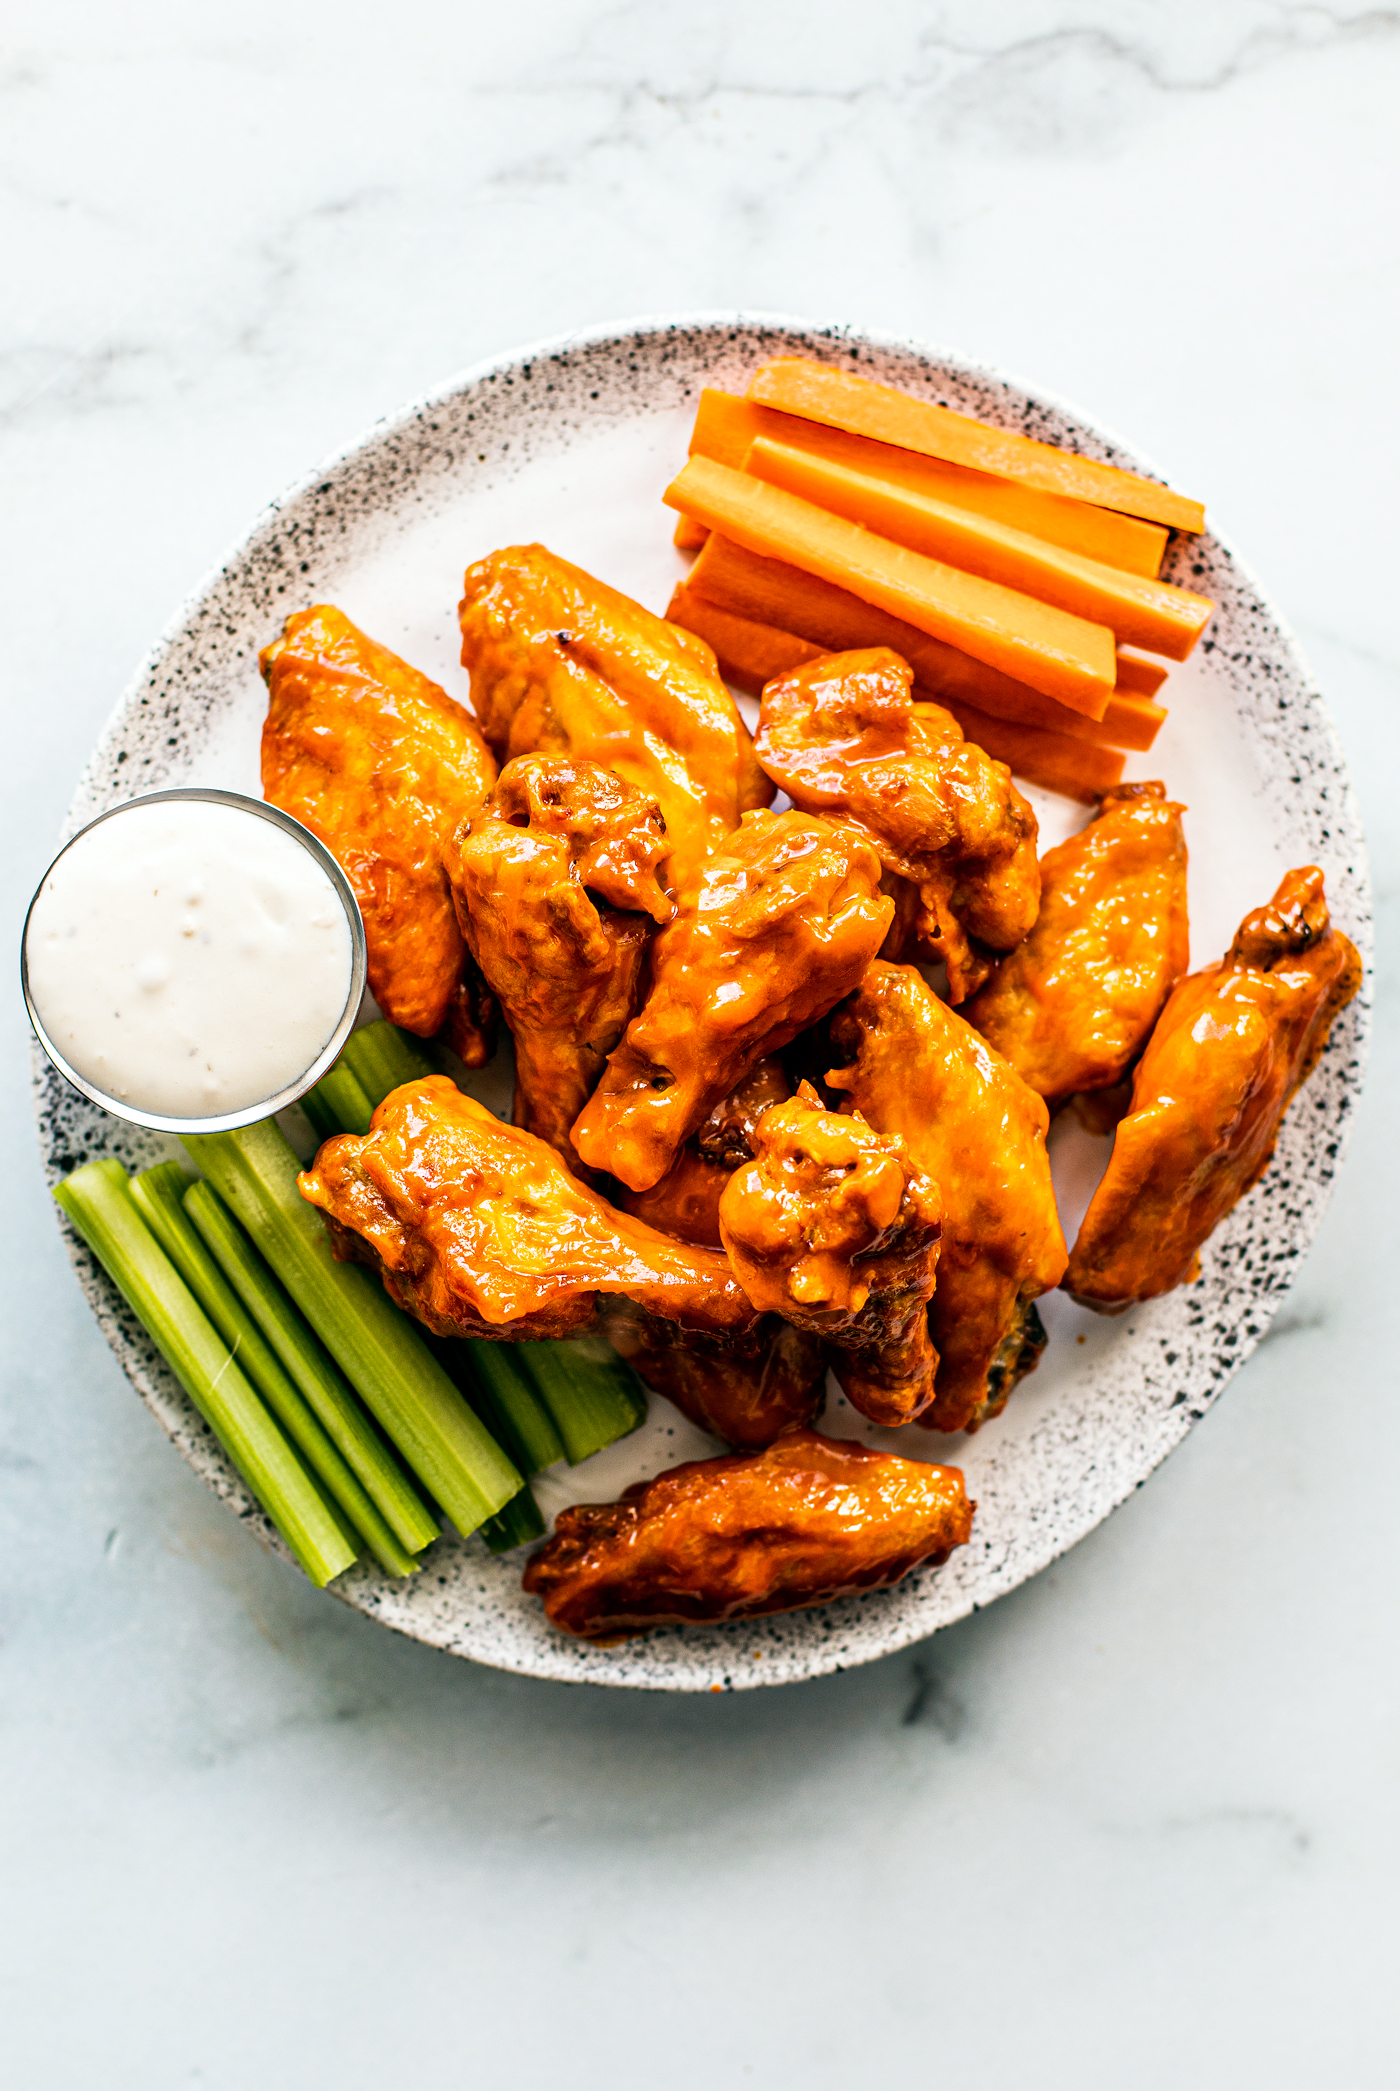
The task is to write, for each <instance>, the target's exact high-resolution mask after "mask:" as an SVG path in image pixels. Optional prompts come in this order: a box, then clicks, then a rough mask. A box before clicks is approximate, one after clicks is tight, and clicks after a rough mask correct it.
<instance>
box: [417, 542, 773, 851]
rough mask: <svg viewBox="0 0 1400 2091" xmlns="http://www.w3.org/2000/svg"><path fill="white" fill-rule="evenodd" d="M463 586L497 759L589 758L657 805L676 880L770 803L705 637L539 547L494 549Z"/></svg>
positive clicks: (466, 640) (472, 655)
mask: <svg viewBox="0 0 1400 2091" xmlns="http://www.w3.org/2000/svg"><path fill="white" fill-rule="evenodd" d="M464 589H465V593H464V595H463V597H462V602H461V606H460V610H459V613H458V615H459V619H460V622H461V627H462V665H463V667H465V668H469V669H470V670H471V679H472V703H473V705H474V707H475V709H476V713H477V716H478V718H479V719H480V720H481V723H482V729H483V731H484V732H485V735H486V738H487V740H488V741H489V742H490V744H491V746H492V748H493V749H494V750H495V752H496V757H497V760H498V761H500V762H505V761H506V760H507V759H508V757H511V756H515V755H525V754H529V753H531V752H532V751H535V750H539V751H541V752H543V753H547V754H570V755H576V756H582V757H583V758H584V759H585V760H586V761H588V762H596V763H601V764H602V766H603V767H604V768H605V769H609V770H611V771H613V773H614V774H615V775H616V776H618V777H620V778H621V779H622V781H623V783H625V784H630V785H631V786H632V787H633V789H634V790H636V791H639V792H641V793H642V795H643V797H645V798H647V799H655V800H656V801H657V803H658V805H659V806H660V808H661V812H662V816H663V818H664V820H665V823H666V837H667V843H668V846H669V851H670V863H669V866H668V871H669V875H670V876H671V877H672V878H673V879H674V880H677V881H684V880H685V879H686V878H687V877H689V876H690V875H691V873H692V872H693V870H694V868H695V866H696V864H697V863H698V862H699V860H700V859H701V858H702V857H704V856H705V855H706V854H707V853H708V852H709V851H711V850H713V849H717V848H718V847H719V845H720V844H721V843H722V842H723V840H724V838H725V836H726V835H728V834H729V833H730V831H731V830H732V829H733V828H735V827H737V826H738V824H739V816H740V814H742V813H744V812H746V811H747V810H748V809H749V808H750V807H754V806H764V805H767V804H768V802H769V801H770V800H771V798H772V796H773V791H772V786H771V785H770V784H769V783H768V780H767V779H766V777H765V776H764V774H763V772H762V771H761V770H760V769H759V767H758V764H757V762H756V761H755V760H754V754H753V744H752V742H751V741H750V739H749V734H748V729H747V727H746V726H745V725H744V722H743V720H742V719H741V718H740V716H739V710H738V706H737V705H736V704H735V702H734V700H733V698H732V697H731V696H730V694H729V692H728V690H727V689H726V688H725V686H724V684H723V683H722V682H721V680H720V676H719V670H718V668H717V667H716V665H715V657H714V655H713V653H711V651H710V649H709V647H708V646H706V645H705V643H704V641H703V640H702V639H696V638H693V637H692V635H691V634H690V633H689V632H683V631H681V630H680V629H679V628H678V627H677V626H676V625H672V624H667V623H666V621H665V620H664V618H660V617H655V616H653V615H652V613H651V611H650V610H644V609H643V608H642V606H641V604H640V603H634V602H632V601H631V600H630V598H629V597H627V596H625V595H620V594H619V593H618V591H617V590H616V589H615V588H607V587H605V586H604V584H603V583H602V582H601V581H595V580H594V579H593V577H592V575H591V574H586V573H584V572H583V571H582V569H581V568H579V567H577V566H570V565H569V563H568V561H567V560H564V559H557V558H556V557H555V555H554V554H553V552H550V551H547V550H546V549H545V547H544V546H543V545H511V546H508V547H507V548H506V549H505V550H504V551H500V552H493V553H491V555H490V557H489V558H486V559H482V560H479V561H478V562H477V564H476V565H475V566H472V567H469V568H468V569H467V575H466V580H465V583H464Z"/></svg>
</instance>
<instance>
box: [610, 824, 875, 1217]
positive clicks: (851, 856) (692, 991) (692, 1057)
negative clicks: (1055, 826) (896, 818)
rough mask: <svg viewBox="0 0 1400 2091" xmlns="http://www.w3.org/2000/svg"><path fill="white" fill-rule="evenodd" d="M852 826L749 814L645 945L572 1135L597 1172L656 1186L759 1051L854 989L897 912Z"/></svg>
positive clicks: (635, 1186) (632, 1184)
mask: <svg viewBox="0 0 1400 2091" xmlns="http://www.w3.org/2000/svg"><path fill="white" fill-rule="evenodd" d="M879 888H880V862H879V858H878V857H877V856H876V854H875V851H874V850H873V849H872V848H871V846H870V844H869V843H868V842H866V841H863V840H862V839H861V837H860V836H859V835H858V834H857V833H856V832H854V831H853V830H851V829H848V828H843V827H840V826H834V825H833V824H832V823H831V822H829V821H823V820H813V819H811V818H810V817H809V816H808V815H807V814H805V813H778V814H774V813H763V812H760V813H749V814H746V815H745V817H744V820H743V823H742V825H741V826H740V828H739V829H738V831H737V833H735V834H733V835H731V836H729V838H728V839H727V841H726V842H725V845H724V848H723V851H722V852H721V853H720V854H718V855H716V856H713V857H710V858H708V859H706V861H705V863H704V864H703V865H702V866H701V869H700V873H699V876H698V878H697V879H696V880H695V881H694V882H693V884H691V885H690V886H688V887H685V888H684V889H683V890H682V892H681V895H680V898H679V903H678V906H677V911H676V917H675V920H674V921H673V922H671V923H670V924H668V926H667V927H666V928H665V929H663V930H661V931H660V932H659V933H658V935H657V937H656V940H655V942H654V943H653V945H652V983H653V984H652V989H651V993H650V994H649V996H648V997H647V1000H646V1002H645V1003H644V1004H643V1007H642V1011H641V1014H640V1015H639V1016H637V1017H634V1018H633V1020H632V1022H631V1023H630V1024H629V1025H628V1027H627V1032H626V1035H625V1037H624V1038H623V1041H622V1044H621V1045H620V1046H619V1047H618V1048H617V1051H616V1052H615V1053H614V1054H613V1055H612V1057H611V1059H610V1060H609V1061H608V1066H607V1072H606V1073H605V1074H604V1076H603V1079H602V1081H601V1082H600V1083H599V1085H598V1087H597V1088H596V1089H595V1090H594V1092H593V1095H592V1096H591V1097H590V1099H589V1101H588V1102H587V1104H585V1106H584V1108H583V1111H582V1112H581V1114H580V1116H579V1118H578V1119H577V1121H576V1123H575V1125H574V1128H573V1135H572V1137H573V1143H574V1146H575V1147H576V1148H577V1150H578V1152H579V1154H580V1155H581V1156H582V1158H583V1160H584V1161H585V1162H586V1163H587V1164H588V1166H589V1167H590V1168H592V1169H611V1170H612V1172H613V1174H614V1176H617V1177H619V1178H620V1179H621V1181H622V1182H623V1183H625V1184H626V1185H627V1186H628V1187H629V1189H631V1190H634V1191H646V1190H650V1188H651V1186H652V1185H653V1184H654V1183H658V1182H659V1181H660V1179H661V1178H662V1177H663V1176H664V1175H665V1174H666V1171H667V1170H668V1169H669V1168H670V1167H671V1164H672V1163H673V1162H674V1160H675V1158H676V1155H677V1153H678V1151H679V1149H680V1147H681V1143H682V1142H683V1141H684V1140H686V1139H688V1138H689V1136H690V1134H691V1133H693V1132H695V1131H697V1130H698V1128H699V1127H700V1126H701V1125H702V1124H703V1123H704V1121H705V1118H706V1116H707V1115H708V1113H709V1112H710V1111H711V1109H712V1108H713V1107H714V1105H715V1104H716V1103H718V1102H719V1101H720V1099H721V1098H722V1097H725V1096H727V1095H728V1094H729V1093H730V1091H731V1090H732V1089H734V1088H735V1086H736V1085H737V1084H738V1083H739V1082H740V1081H741V1080H742V1078H743V1076H744V1075H746V1074H747V1073H748V1072H749V1070H750V1069H751V1068H752V1067H753V1066H754V1064H755V1063H756V1062H757V1061H758V1060H760V1059H761V1058H762V1057H763V1056H764V1055H765V1054H770V1053H775V1052H777V1051H778V1050H779V1049H780V1048H781V1047H782V1046H784V1045H786V1044H787V1043H788V1041H789V1040H790V1039H792V1038H795V1037H796V1036H797V1033H798V1032H799V1031H802V1030H804V1029H805V1028H806V1026H807V1025H808V1024H810V1023H812V1022H813V1021H814V1020H815V1019H816V1018H817V1017H819V1016H822V1015H824V1014H825V1012H826V1011H827V1010H828V1009H830V1008H831V1006H832V1004H833V1003H835V1002H838V1001H840V999H841V997H842V996H843V995H845V994H849V992H850V990H851V989H852V988H853V987H854V986H855V984H856V982H857V981H858V980H859V979H860V977H861V974H862V973H863V972H864V971H865V968H866V966H867V964H868V963H869V961H870V960H871V959H872V958H873V957H874V955H875V953H876V952H877V951H878V950H879V948H880V944H881V941H882V939H883V937H884V935H885V931H886V929H887V928H888V926H889V921H890V916H891V914H892V912H893V910H892V905H891V903H890V902H889V901H888V900H886V899H884V898H883V897H882V896H881V893H880V890H879Z"/></svg>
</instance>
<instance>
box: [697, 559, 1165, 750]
mask: <svg viewBox="0 0 1400 2091" xmlns="http://www.w3.org/2000/svg"><path fill="white" fill-rule="evenodd" d="M684 590H685V597H686V611H687V614H686V615H685V616H682V617H678V618H675V619H674V621H675V622H676V623H678V624H683V625H686V627H687V628H688V629H689V630H693V631H698V632H699V635H700V637H701V638H702V639H706V640H708V641H709V643H710V644H711V645H714V644H715V642H714V641H713V639H711V638H710V634H709V632H708V631H707V630H706V629H704V627H703V626H702V625H695V624H691V623H690V613H691V612H692V610H693V609H694V607H695V606H696V605H697V604H699V603H707V604H713V605H715V606H717V607H718V608H719V609H721V610H723V611H726V612H728V613H730V615H731V616H732V617H733V618H734V619H735V622H736V624H737V623H741V622H748V623H749V624H750V625H751V626H752V627H753V628H754V629H755V630H763V629H765V628H767V629H770V630H771V629H773V628H774V627H776V628H777V629H779V630H781V631H785V632H789V633H792V634H794V635H796V636H797V637H799V638H801V639H805V640H807V641H809V642H810V643H811V644H812V645H814V646H815V647H816V648H817V649H818V650H819V651H821V652H822V653H846V652H849V651H851V650H852V649H853V648H856V647H863V646H890V647H893V649H894V651H895V652H896V653H898V654H902V655H903V656H904V659H905V660H906V661H908V663H909V665H910V667H911V668H912V669H913V671H914V675H915V678H916V680H917V681H918V682H919V683H920V684H921V685H922V686H923V687H924V688H925V689H926V690H927V691H928V692H929V694H930V695H931V696H932V697H934V698H935V699H936V700H937V701H938V702H939V703H940V704H942V703H945V702H946V703H952V702H957V703H959V704H970V705H972V706H973V707H974V708H975V709H976V710H978V711H981V712H990V713H992V714H993V715H994V716H995V717H997V718H1004V719H1015V720H1019V721H1020V722H1021V723H1022V724H1024V725H1028V726H1039V727H1041V728H1043V729H1044V730H1046V731H1048V732H1052V733H1060V734H1068V735H1070V736H1071V737H1072V738H1074V739H1076V740H1086V741H1098V742H1102V743H1105V744H1107V745H1109V746H1111V747H1117V748H1134V749H1139V750H1145V749H1148V748H1150V747H1151V746H1152V743H1153V741H1154V740H1155V739H1156V737H1157V732H1158V729H1159V728H1160V726H1161V724H1162V721H1163V720H1164V719H1165V718H1166V716H1167V715H1166V712H1165V711H1164V709H1163V708H1162V706H1161V705H1160V704H1153V703H1152V701H1151V699H1150V698H1145V697H1139V696H1137V695H1136V694H1134V693H1131V692H1124V691H1120V690H1115V691H1114V693H1113V695H1112V696H1111V697H1110V698H1109V700H1108V703H1107V705H1106V706H1105V707H1104V715H1103V717H1102V719H1088V718H1085V717H1084V715H1083V714H1082V713H1081V712H1076V711H1071V710H1070V708H1069V706H1068V705H1064V704H1057V703H1056V702H1055V700H1054V698H1053V697H1042V696H1041V694H1040V692H1039V691H1038V690H1032V689H1029V688H1028V687H1027V685H1026V684H1025V683H1022V682H1016V681H1014V680H1013V679H1012V678H1011V677H1010V676H1009V675H1002V674H999V673H998V671H997V670H996V669H995V668H988V667H987V666H985V664H984V663H983V662H981V661H974V660H973V659H972V657H971V656H970V655H969V654H965V653H960V652H959V651H958V650H957V648H956V647H953V646H946V645H945V644H944V643H943V641H942V640H941V639H931V638H930V637H929V635H928V633H927V632H921V631H918V630H916V628H915V627H914V626H913V625H912V624H905V623H904V622H903V621H902V620H901V619H899V618H897V617H891V616H890V615H889V614H888V612H887V611H884V610H878V609H876V608H875V607H874V605H873V604H870V603H865V602H862V601H861V599H860V597H859V596H858V595H851V594H849V593H848V592H847V590H846V589H844V588H833V587H832V586H831V584H830V583H829V582H826V581H819V580H817V579H815V578H814V577H813V576H812V575H811V574H804V573H802V572H801V571H800V570H799V569H798V568H797V567H795V566H786V565H784V564H783V563H782V561H781V560H778V559H764V558H761V557H760V556H759V555H758V554H757V553H754V552H746V551H744V550H743V549H742V547H741V546H739V545H736V544H733V543H731V541H730V540H729V539H728V538H727V537H722V536H720V535H719V534H718V533H715V534H713V535H712V536H711V537H710V539H709V542H708V543H707V544H706V546H705V549H704V551H703V552H702V553H701V554H700V557H699V558H698V559H697V560H696V562H695V564H694V566H693V567H692V568H691V570H690V573H689V576H688V577H687V579H686V581H685V583H684ZM667 615H668V616H669V615H671V613H670V612H669V611H668V612H667ZM730 646H731V651H730V655H729V658H730V660H731V662H732V661H733V660H735V658H736V652H735V648H736V647H737V635H735V634H733V633H731V638H730ZM719 650H720V649H719V648H716V651H719ZM765 657H766V656H765ZM771 672H772V673H773V674H775V675H776V674H778V673H780V672H781V670H779V669H777V668H775V669H773V670H772V671H771ZM725 673H726V677H727V679H728V680H729V681H731V682H735V683H737V684H738V687H739V688H740V689H745V688H747V687H748V685H747V684H746V683H745V682H744V681H743V680H742V679H741V678H740V677H739V676H737V675H730V674H729V672H728V670H726V671H725Z"/></svg>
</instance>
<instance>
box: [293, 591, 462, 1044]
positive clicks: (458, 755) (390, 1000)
mask: <svg viewBox="0 0 1400 2091" xmlns="http://www.w3.org/2000/svg"><path fill="white" fill-rule="evenodd" d="M261 665H262V672H263V675H264V677H265V678H266V681H267V687H268V708H267V720H266V723H265V725H264V726H263V734H262V784H263V796H264V798H266V799H267V801H268V802H269V804H270V805H273V806H280V807H281V808H282V810H283V812H284V813H290V814H292V815H293V816H294V817H295V818H296V819H297V820H299V821H301V822H302V824H303V825H304V826H305V827H308V828H310V830H311V832H312V833H313V835H317V836H319V837H320V839H321V841H322V842H324V843H325V845H326V848H327V849H328V850H330V852H331V854H332V855H333V856H334V857H335V859H336V861H337V862H338V863H339V865H340V867H341V869H342V870H343V871H344V873H345V876H346V877H347V878H348V879H349V881H350V884H351V885H352V886H353V887H354V889H355V898H356V899H357V900H358V901H359V903H360V913H361V914H362V915H363V917H364V924H365V942H366V945H367V947H368V955H369V985H370V992H371V994H372V995H373V996H374V999H375V1001H376V1002H377V1003H378V1004H379V1006H380V1008H381V1009H382V1010H383V1012H384V1014H385V1016H387V1017H390V1018H392V1020H393V1022H394V1023H396V1024H402V1025H403V1027H404V1029H405V1030H407V1031H415V1032H417V1033H418V1035H419V1037H420V1038H430V1037H432V1036H433V1035H434V1034H435V1033H436V1032H437V1031H439V1030H441V1029H442V1028H443V1026H444V1025H446V1026H447V1027H448V1033H449V1043H451V1044H452V1045H454V1046H455V1048H456V1049H457V1051H458V1052H460V1053H461V1055H462V1058H463V1059H464V1060H466V1061H467V1063H468V1065H473V1066H479V1065H480V1064H481V1063H482V1061H483V1060H485V1058H486V1057H487V1050H488V1049H487V1045H486V1041H485V1039H484V1038H483V1037H482V1036H481V1024H480V1017H481V1012H480V1010H479V1008H478V1007H477V1006H476V1005H475V1004H474V1002H473V983H472V982H471V980H470V979H469V978H468V979H467V980H466V984H465V986H464V975H465V974H467V972H468V964H467V950H466V945H465V944H464V943H463V941H462V933H461V931H460V930H459V928H458V927H457V918H456V916H455V914H454V913H453V909H452V895H451V893H450V891H449V890H448V884H447V874H446V873H445V872H444V870H443V868H442V851H443V845H444V843H445V842H446V840H447V838H448V836H449V835H451V833H452V832H453V830H454V829H455V828H456V827H457V825H458V823H459V822H460V821H461V820H462V819H463V818H464V817H465V816H466V815H467V814H469V813H471V812H473V811H474V810H475V809H476V807H478V806H479V805H480V804H481V801H482V799H483V798H484V797H485V795H486V793H487V792H488V791H489V790H490V788H491V786H492V784H493V783H494V782H495V779H496V765H495V763H494V762H493V760H492V758H491V753H490V750H489V749H488V748H487V746H486V743H485V742H484V741H483V739H482V738H481V735H480V733H479V732H478V731H477V728H476V724H475V722H474V721H473V719H472V717H471V715H470V713H469V712H467V711H465V710H464V709H463V707H462V706H461V705H460V704H455V703H454V702H453V700H452V699H451V698H450V697H449V696H448V695H447V693H446V691H445V690H441V689H439V688H438V686H437V684H436V683H435V682H429V680H428V678H427V676H426V675H420V674H419V672H418V670H417V669H416V668H410V667H409V665H408V663H407V662H406V661H401V660H400V659H399V657H398V655H397V654H392V653H390V652H389V650H388V649H387V647H383V646H377V645H376V644H375V642H374V640H372V639H368V638H366V636H365V634H364V633H363V632H361V631H359V630H357V629H356V627H355V626H354V625H353V624H352V623H351V622H350V619H349V618H348V617H347V616H346V615H345V614H344V612H343V611H341V610H337V609H335V608H334V607H333V606H332V605H331V604H329V603H318V604H317V605H316V606H315V607H314V608H313V609H310V610H298V611H296V612H295V613H294V614H293V615H292V616H291V617H289V618H288V619H287V623H286V627H285V629H284V631H283V634H282V637H281V638H280V639H274V641H273V642H272V644H271V645H270V646H267V647H265V648H264V649H263V652H262V655H261Z"/></svg>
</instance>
